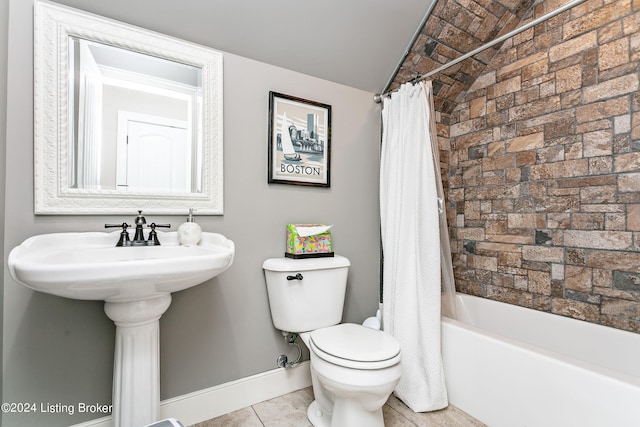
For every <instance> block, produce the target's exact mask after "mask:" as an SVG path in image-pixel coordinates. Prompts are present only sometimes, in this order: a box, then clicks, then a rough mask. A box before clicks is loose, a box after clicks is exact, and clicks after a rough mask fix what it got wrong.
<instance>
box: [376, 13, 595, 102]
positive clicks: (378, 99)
mask: <svg viewBox="0 0 640 427" xmlns="http://www.w3.org/2000/svg"><path fill="white" fill-rule="evenodd" d="M585 1H586V0H573V1H571V2H569V3H567V4H565V5H564V6H560V7H559V8H557V9H555V10H553V11H551V12H549V13H547V14H546V15H543V16H541V17H539V18H537V19H534V20H533V21H531V22H529V23H527V24H525V25H523V26H522V27H518V28H516V29H515V30H512V31H509V32H508V33H506V34H504V35H502V36H500V37H498V38H496V39H494V40H492V41H490V42H487V43H485V44H483V45H482V46H480V47H478V48H476V49H474V50H472V51H471V52H468V53H466V54H464V55H462V56H460V57H458V58H456V59H454V60H452V61H449V62H447V63H446V64H444V65H441V66H440V67H438V68H436V69H434V70H431V71H429V72H427V73H425V74H422V75H420V76H416V77H414V78H413V79H411V80H410V81H411V82H413V83H417V82H419V81H422V80H424V79H426V78H428V77H431V76H432V75H434V74H437V73H439V72H440V71H442V70H445V69H447V68H449V67H452V66H454V65H456V64H458V63H460V62H462V61H464V60H465V59H467V58H470V57H472V56H474V55H475V54H477V53H480V52H482V51H483V50H485V49H488V48H490V47H491V46H494V45H496V44H498V43H501V42H503V41H505V40H506V39H508V38H510V37H513V36H515V35H516V34H520V33H521V32H523V31H525V30H528V29H529V28H531V27H533V26H535V25H538V24H539V23H541V22H544V21H546V20H547V19H550V18H553V17H554V16H556V15H559V14H561V13H562V12H564V11H566V10H568V9H571V8H573V7H574V6H577V5H579V4H580V3H584V2H585ZM393 92H395V89H394V90H390V91H388V92H384V93H382V94H376V95H374V96H373V101H374V102H375V103H376V104H379V103H381V102H382V98H384V97H385V96H389V95H391V93H393Z"/></svg>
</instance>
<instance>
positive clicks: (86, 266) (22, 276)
mask: <svg viewBox="0 0 640 427" xmlns="http://www.w3.org/2000/svg"><path fill="white" fill-rule="evenodd" d="M157 233H158V239H159V240H160V243H161V246H126V247H116V246H115V245H116V243H117V242H118V238H119V237H120V232H119V231H116V232H113V233H100V232H95V233H93V232H91V233H52V234H43V235H40V236H34V237H31V238H29V239H27V240H25V241H24V242H23V243H22V244H21V245H20V246H17V247H15V248H14V249H13V250H12V251H11V253H10V254H9V259H8V264H9V271H10V272H11V276H12V277H13V278H14V279H15V280H16V281H17V282H19V283H21V284H23V285H25V286H27V287H29V288H31V289H34V290H36V291H40V292H44V293H48V294H53V295H58V296H62V297H67V298H74V299H83V300H104V301H105V304H104V311H105V313H106V314H107V316H108V317H109V318H110V319H111V320H113V321H114V322H115V324H116V343H115V353H114V367H113V425H114V426H115V427H140V426H144V425H147V424H151V423H153V422H155V421H157V420H158V418H159V414H160V356H159V348H160V346H159V340H160V329H159V328H160V322H159V320H160V317H161V316H162V314H163V313H164V312H165V311H166V310H167V309H168V308H169V305H170V304H171V292H176V291H180V290H182V289H186V288H189V287H191V286H195V285H198V284H200V283H202V282H206V281H207V280H209V279H211V278H213V277H215V276H217V275H218V274H220V273H222V272H223V271H224V270H226V269H227V268H228V267H229V266H230V265H231V263H232V262H233V257H234V254H235V249H234V244H233V242H232V241H231V240H229V239H227V238H226V237H224V236H223V235H221V234H217V233H202V240H201V241H200V243H199V244H198V245H196V246H180V245H179V244H178V236H177V233H176V232H169V233H162V232H159V231H158V232H157Z"/></svg>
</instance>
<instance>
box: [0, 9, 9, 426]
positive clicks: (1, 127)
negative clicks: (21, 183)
mask: <svg viewBox="0 0 640 427" xmlns="http://www.w3.org/2000/svg"><path fill="white" fill-rule="evenodd" d="M8 26H9V3H8V2H2V3H0V165H4V164H5V147H6V145H7V139H6V135H7V132H6V131H7V38H8V31H9V29H8ZM4 183H5V174H4V172H0V212H4V206H5V202H4ZM2 218H4V215H2ZM0 242H4V221H3V223H2V224H0ZM0 256H2V259H4V245H2V246H0ZM3 291H4V278H3V276H0V307H2V306H3V304H2V302H3V298H4V292H3ZM0 331H2V316H0ZM1 355H2V340H0V363H2V356H1ZM0 381H2V370H0ZM0 401H2V389H1V388H0ZM0 417H2V415H1V414H0ZM0 424H2V418H0Z"/></svg>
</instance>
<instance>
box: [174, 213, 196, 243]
mask: <svg viewBox="0 0 640 427" xmlns="http://www.w3.org/2000/svg"><path fill="white" fill-rule="evenodd" d="M201 238H202V227H200V225H199V224H197V223H196V222H195V221H194V220H193V209H189V218H187V222H184V223H182V224H181V225H180V227H178V241H179V242H180V244H181V245H184V246H193V245H197V244H198V242H199V241H200V239H201Z"/></svg>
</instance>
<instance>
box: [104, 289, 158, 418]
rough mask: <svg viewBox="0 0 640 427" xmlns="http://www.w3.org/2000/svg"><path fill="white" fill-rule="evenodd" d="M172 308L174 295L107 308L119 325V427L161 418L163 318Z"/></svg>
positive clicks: (116, 389)
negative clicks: (161, 322) (161, 328)
mask: <svg viewBox="0 0 640 427" xmlns="http://www.w3.org/2000/svg"><path fill="white" fill-rule="evenodd" d="M170 304H171V295H170V294H166V295H162V296H159V297H156V298H152V299H148V300H143V301H132V302H109V301H107V302H105V304H104V311H105V313H106V314H107V316H108V317H109V318H110V319H111V320H113V321H114V323H115V324H116V349H115V355H114V366H113V421H114V425H115V427H142V426H145V425H147V424H151V423H152V422H154V421H158V419H159V417H160V316H162V314H163V313H164V312H165V311H166V310H167V308H169V305H170Z"/></svg>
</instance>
